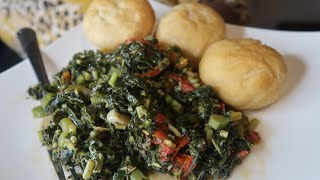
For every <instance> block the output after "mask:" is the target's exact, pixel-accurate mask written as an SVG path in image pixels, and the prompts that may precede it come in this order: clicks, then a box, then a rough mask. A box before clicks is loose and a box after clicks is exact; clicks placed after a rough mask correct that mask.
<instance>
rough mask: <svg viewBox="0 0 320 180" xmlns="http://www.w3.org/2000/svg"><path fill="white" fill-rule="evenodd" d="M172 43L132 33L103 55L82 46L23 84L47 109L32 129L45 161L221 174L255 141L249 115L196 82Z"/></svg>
mask: <svg viewBox="0 0 320 180" xmlns="http://www.w3.org/2000/svg"><path fill="white" fill-rule="evenodd" d="M187 63H188V61H187V59H186V58H184V57H183V56H182V52H181V50H180V49H179V48H178V47H171V48H169V49H161V48H160V47H158V45H157V40H155V39H151V40H133V41H127V42H126V43H124V44H122V45H121V46H120V47H119V48H118V49H116V50H114V51H113V52H112V53H110V54H104V53H102V52H99V51H96V52H94V51H84V52H81V53H77V54H75V55H74V57H73V59H72V60H71V62H70V63H69V65H68V66H67V67H66V68H64V69H63V70H62V71H61V72H60V73H58V74H57V75H55V76H54V79H55V80H54V81H53V82H52V83H51V84H50V85H37V86H35V87H33V88H30V89H29V94H30V95H31V96H32V97H35V98H36V99H39V100H40V103H41V105H40V106H38V107H35V108H34V109H33V113H34V116H36V117H44V116H50V117H51V119H52V120H51V121H50V124H49V125H48V126H47V127H43V129H42V130H40V131H39V138H40V140H41V142H42V144H43V145H44V146H46V147H47V148H48V149H49V150H52V160H53V161H58V162H61V163H62V164H63V165H64V166H65V167H67V169H68V168H70V167H80V169H81V170H82V172H83V173H82V174H81V176H82V178H83V179H148V172H150V171H152V170H155V171H160V172H163V173H168V174H171V175H172V176H174V177H177V178H180V179H204V178H205V177H206V176H212V177H214V178H215V179H224V178H226V177H228V175H229V174H230V171H231V170H232V168H233V166H234V165H235V164H237V163H239V162H240V161H241V160H242V159H243V158H244V157H245V156H246V155H247V154H248V152H249V151H250V148H251V147H252V145H253V144H255V143H257V142H259V140H260V138H259V135H258V134H257V133H256V132H255V131H253V129H254V127H255V126H256V125H257V121H256V120H251V121H250V120H249V119H248V117H246V116H245V115H244V114H242V113H241V112H237V111H235V110H233V109H231V108H230V107H228V106H226V105H225V104H224V103H223V102H221V101H220V100H219V99H217V97H216V96H215V94H214V92H213V91H212V88H211V87H210V86H203V85H201V82H200V80H199V77H198V74H197V73H196V72H192V71H191V69H190V68H189V67H188V65H187Z"/></svg>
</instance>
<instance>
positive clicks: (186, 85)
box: [169, 74, 196, 93]
mask: <svg viewBox="0 0 320 180" xmlns="http://www.w3.org/2000/svg"><path fill="white" fill-rule="evenodd" d="M169 78H171V79H174V80H176V81H178V82H179V83H180V84H181V89H182V92H184V93H188V92H191V91H194V90H195V89H196V88H194V87H193V86H192V84H191V83H190V82H189V80H187V79H184V78H183V77H181V76H179V75H177V74H170V75H169Z"/></svg>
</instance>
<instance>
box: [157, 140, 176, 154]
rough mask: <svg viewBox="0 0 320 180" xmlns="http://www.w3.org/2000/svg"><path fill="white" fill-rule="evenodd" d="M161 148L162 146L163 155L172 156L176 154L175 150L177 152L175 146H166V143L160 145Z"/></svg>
mask: <svg viewBox="0 0 320 180" xmlns="http://www.w3.org/2000/svg"><path fill="white" fill-rule="evenodd" d="M160 146H161V148H162V149H161V154H163V155H170V154H172V153H174V150H175V146H172V147H171V146H168V145H166V144H164V143H161V144H160Z"/></svg>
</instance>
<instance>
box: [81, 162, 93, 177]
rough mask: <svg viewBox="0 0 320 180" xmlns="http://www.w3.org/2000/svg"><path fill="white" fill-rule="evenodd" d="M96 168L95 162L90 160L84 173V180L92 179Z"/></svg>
mask: <svg viewBox="0 0 320 180" xmlns="http://www.w3.org/2000/svg"><path fill="white" fill-rule="evenodd" d="M94 167H95V163H94V161H93V160H91V159H89V161H88V162H87V165H86V167H85V169H84V171H83V174H82V178H83V179H85V180H86V179H89V178H90V177H91V174H92V172H93V169H94Z"/></svg>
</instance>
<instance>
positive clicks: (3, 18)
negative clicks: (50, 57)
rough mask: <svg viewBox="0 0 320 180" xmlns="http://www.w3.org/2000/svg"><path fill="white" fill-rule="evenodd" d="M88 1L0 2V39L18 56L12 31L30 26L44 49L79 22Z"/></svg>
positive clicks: (22, 0) (3, 0) (89, 0)
mask: <svg viewBox="0 0 320 180" xmlns="http://www.w3.org/2000/svg"><path fill="white" fill-rule="evenodd" d="M90 2H91V0H64V1H62V0H0V24H1V26H0V38H1V40H2V41H4V42H5V43H6V44H7V45H8V46H10V47H11V48H12V49H14V50H16V51H17V52H19V53H20V54H22V50H21V48H20V45H19V42H18V40H17V38H16V32H17V31H18V30H19V29H20V28H22V27H32V28H33V29H34V30H35V31H36V32H37V36H38V41H39V44H40V46H42V47H43V46H46V45H48V44H50V43H51V42H52V41H54V40H55V39H57V38H58V37H60V36H61V35H62V34H63V33H64V32H66V31H68V30H69V29H70V28H72V27H74V26H76V25H77V24H78V23H79V22H81V20H82V12H83V11H84V10H85V9H86V7H87V6H88V5H89V4H90Z"/></svg>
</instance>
